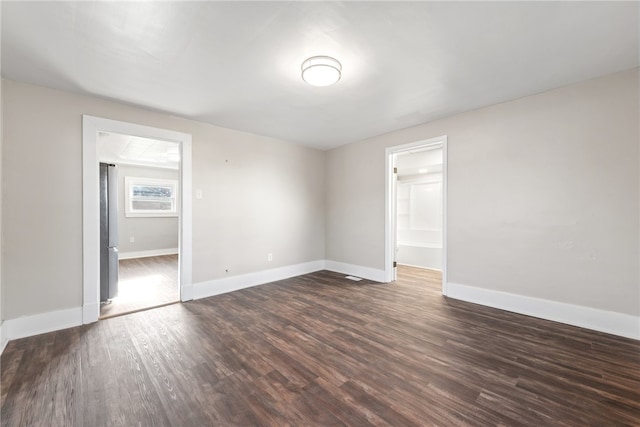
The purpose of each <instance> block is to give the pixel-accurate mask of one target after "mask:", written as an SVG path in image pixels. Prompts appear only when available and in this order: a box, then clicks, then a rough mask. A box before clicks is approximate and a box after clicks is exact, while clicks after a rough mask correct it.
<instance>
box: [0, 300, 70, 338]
mask: <svg viewBox="0 0 640 427" xmlns="http://www.w3.org/2000/svg"><path fill="white" fill-rule="evenodd" d="M80 325H82V307H75V308H69V309H67V310H59V311H50V312H48V313H42V314H34V315H32V316H23V317H18V318H15V319H7V320H5V321H4V323H3V324H2V330H3V337H2V339H3V340H7V341H9V340H15V339H18V338H24V337H30V336H33V335H39V334H44V333H46V332H53V331H58V330H60V329H67V328H72V327H74V326H80Z"/></svg>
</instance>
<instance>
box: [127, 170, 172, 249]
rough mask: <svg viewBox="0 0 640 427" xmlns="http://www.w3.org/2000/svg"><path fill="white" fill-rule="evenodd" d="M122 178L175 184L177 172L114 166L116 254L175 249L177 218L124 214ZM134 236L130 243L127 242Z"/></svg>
mask: <svg viewBox="0 0 640 427" xmlns="http://www.w3.org/2000/svg"><path fill="white" fill-rule="evenodd" d="M126 176H132V177H143V178H161V179H172V180H175V181H178V180H179V179H180V177H179V175H178V171H177V170H174V169H162V168H150V167H138V166H129V165H119V166H118V203H119V206H118V240H119V242H118V252H119V253H120V255H123V254H124V255H126V254H127V253H129V252H140V251H151V250H159V249H172V248H177V247H178V227H179V224H178V217H139V218H132V217H127V216H126V215H125V191H126V188H125V184H124V178H125V177H126ZM130 237H134V240H135V241H134V242H133V243H131V242H130V241H129V238H130Z"/></svg>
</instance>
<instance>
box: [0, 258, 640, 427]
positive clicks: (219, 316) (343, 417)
mask: <svg viewBox="0 0 640 427" xmlns="http://www.w3.org/2000/svg"><path fill="white" fill-rule="evenodd" d="M439 280H440V277H439V274H438V273H435V272H432V271H428V270H420V269H416V268H402V269H401V270H400V275H399V280H398V281H397V282H395V283H393V284H377V283H372V282H369V281H366V280H364V281H361V282H353V281H350V280H346V279H344V278H343V275H340V274H336V273H331V272H326V271H325V272H318V273H313V274H309V275H305V276H301V277H297V278H292V279H288V280H283V281H280V282H276V283H272V284H268V285H263V286H259V287H255V288H250V289H245V290H242V291H238V292H234V293H230V294H225V295H219V296H216V297H212V298H208V299H203V300H198V301H194V302H190V303H186V304H176V305H171V306H166V307H162V308H159V309H155V310H150V311H144V312H139V313H135V314H130V315H125V316H120V317H116V318H112V319H108V320H103V321H100V322H98V323H95V324H92V325H87V326H82V327H77V328H72V329H67V330H64V331H59V332H54V333H49V334H44V335H40V336H37V337H31V338H25V339H21V340H16V341H12V342H10V343H9V345H8V346H7V348H6V350H5V351H4V354H3V355H2V368H1V373H2V378H1V380H2V381H1V384H2V390H1V404H2V414H1V415H2V425H3V426H22V425H24V426H133V425H142V426H208V425H215V426H258V425H265V426H287V425H291V426H330V425H350V426H364V425H391V426H430V425H439V426H454V425H474V426H495V425H505V426H520V425H526V426H586V425H593V426H624V425H635V426H638V425H640V342H638V341H634V340H630V339H624V338H619V337H615V336H611V335H607V334H603V333H598V332H593V331H588V330H584V329H580V328H576V327H571V326H567V325H562V324H558V323H553V322H548V321H544V320H540V319H535V318H530V317H526V316H521V315H517V314H513V313H508V312H504V311H500V310H495V309H491V308H487V307H482V306H478V305H474V304H469V303H464V302H460V301H455V300H448V299H446V298H443V297H442V296H441V295H440V285H439Z"/></svg>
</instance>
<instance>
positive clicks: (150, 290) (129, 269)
mask: <svg viewBox="0 0 640 427" xmlns="http://www.w3.org/2000/svg"><path fill="white" fill-rule="evenodd" d="M119 264H120V277H119V281H118V296H117V297H116V298H114V299H113V300H112V302H111V303H110V304H102V305H101V306H100V318H101V319H104V318H107V317H112V316H118V315H121V314H124V313H131V312H134V311H139V310H144V309H147V308H151V307H157V306H160V305H166V304H170V303H173V302H177V301H179V300H180V294H179V291H178V255H177V254H176V255H162V256H154V257H146V258H133V259H123V260H120V263H119Z"/></svg>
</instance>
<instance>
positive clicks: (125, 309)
mask: <svg viewBox="0 0 640 427" xmlns="http://www.w3.org/2000/svg"><path fill="white" fill-rule="evenodd" d="M179 148H180V147H179V145H178V143H176V142H173V141H163V140H157V139H150V138H144V137H139V136H133V135H123V134H119V133H114V132H104V131H99V132H98V138H97V155H98V161H99V162H100V318H101V319H105V318H108V317H113V316H118V315H122V314H128V313H131V312H135V311H140V310H146V309H149V308H155V307H159V306H163V305H167V304H171V303H175V302H178V301H179V300H180V293H179V291H180V283H179V277H178V261H179V255H178V252H179V250H178V229H179V217H180V209H179V208H180V203H179V200H180V191H179V188H180V185H179V183H180V154H179ZM112 258H113V259H112Z"/></svg>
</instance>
